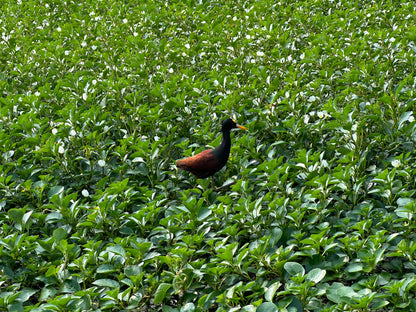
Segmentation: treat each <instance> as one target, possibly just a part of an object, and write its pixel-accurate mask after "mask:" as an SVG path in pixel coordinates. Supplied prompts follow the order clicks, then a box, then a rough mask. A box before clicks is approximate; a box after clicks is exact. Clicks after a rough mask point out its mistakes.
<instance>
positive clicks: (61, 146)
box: [58, 145, 65, 154]
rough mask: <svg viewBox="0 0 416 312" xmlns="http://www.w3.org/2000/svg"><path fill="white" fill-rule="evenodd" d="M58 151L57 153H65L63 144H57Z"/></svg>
mask: <svg viewBox="0 0 416 312" xmlns="http://www.w3.org/2000/svg"><path fill="white" fill-rule="evenodd" d="M58 153H59V154H63V153H65V148H64V146H63V145H59V147H58Z"/></svg>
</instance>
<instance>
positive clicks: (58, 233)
mask: <svg viewBox="0 0 416 312" xmlns="http://www.w3.org/2000/svg"><path fill="white" fill-rule="evenodd" d="M66 236H67V232H66V231H65V230H64V229H63V228H57V229H55V230H54V231H53V237H54V238H55V242H56V243H59V242H60V241H61V240H63V239H64V238H66Z"/></svg>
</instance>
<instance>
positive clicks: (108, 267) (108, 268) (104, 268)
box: [97, 263, 116, 273]
mask: <svg viewBox="0 0 416 312" xmlns="http://www.w3.org/2000/svg"><path fill="white" fill-rule="evenodd" d="M115 270H116V269H115V267H114V266H113V265H112V264H108V263H106V264H102V265H100V266H99V267H98V268H97V273H111V272H114V271H115Z"/></svg>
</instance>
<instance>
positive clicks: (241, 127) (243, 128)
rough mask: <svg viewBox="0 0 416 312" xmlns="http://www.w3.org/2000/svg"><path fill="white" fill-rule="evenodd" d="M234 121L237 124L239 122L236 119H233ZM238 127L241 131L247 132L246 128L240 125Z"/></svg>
mask: <svg viewBox="0 0 416 312" xmlns="http://www.w3.org/2000/svg"><path fill="white" fill-rule="evenodd" d="M233 121H234V123H235V124H237V122H236V121H235V119H233ZM237 127H238V128H240V129H242V130H247V128H246V127H243V126H240V125H237Z"/></svg>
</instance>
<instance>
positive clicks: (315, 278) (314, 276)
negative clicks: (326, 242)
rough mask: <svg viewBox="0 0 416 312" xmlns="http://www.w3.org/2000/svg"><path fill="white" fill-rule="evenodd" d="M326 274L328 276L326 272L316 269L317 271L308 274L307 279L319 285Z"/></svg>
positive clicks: (313, 270)
mask: <svg viewBox="0 0 416 312" xmlns="http://www.w3.org/2000/svg"><path fill="white" fill-rule="evenodd" d="M325 274H326V271H325V270H322V269H319V268H315V269H312V270H310V271H309V272H308V274H306V277H305V279H306V280H307V281H312V282H314V283H315V284H317V283H319V282H320V281H321V280H322V279H323V278H324V277H325Z"/></svg>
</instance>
